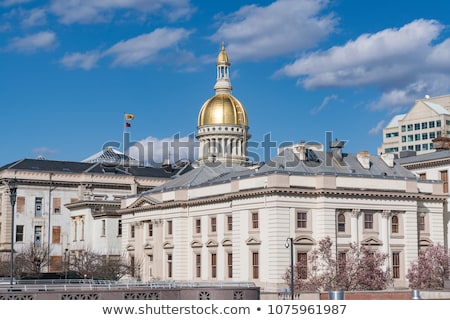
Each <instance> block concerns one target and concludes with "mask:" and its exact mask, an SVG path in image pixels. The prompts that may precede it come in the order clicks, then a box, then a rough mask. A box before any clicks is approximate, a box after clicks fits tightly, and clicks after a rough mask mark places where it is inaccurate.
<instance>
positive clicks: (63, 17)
mask: <svg viewBox="0 0 450 320" xmlns="http://www.w3.org/2000/svg"><path fill="white" fill-rule="evenodd" d="M119 10H125V11H127V13H129V12H134V13H136V14H159V15H163V16H166V17H167V18H168V19H169V20H171V21H175V20H178V19H180V18H184V19H187V18H189V17H190V16H191V14H192V13H193V11H194V8H193V7H192V6H191V5H190V3H189V0H109V1H105V0H52V1H51V4H50V11H51V12H53V13H54V14H55V15H57V16H58V17H59V19H60V21H61V22H62V23H64V24H72V23H98V22H103V23H105V22H110V21H111V20H112V19H113V18H114V17H116V16H117V15H118V14H119V12H118V11H119Z"/></svg>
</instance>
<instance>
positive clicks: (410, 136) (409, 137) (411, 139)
mask: <svg viewBox="0 0 450 320" xmlns="http://www.w3.org/2000/svg"><path fill="white" fill-rule="evenodd" d="M413 138H414V136H413V135H412V134H410V135H408V141H409V142H411V141H413V140H414V139H413Z"/></svg>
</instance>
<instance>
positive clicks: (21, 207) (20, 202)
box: [16, 197, 25, 213]
mask: <svg viewBox="0 0 450 320" xmlns="http://www.w3.org/2000/svg"><path fill="white" fill-rule="evenodd" d="M16 212H17V213H24V212H25V197H17V200H16Z"/></svg>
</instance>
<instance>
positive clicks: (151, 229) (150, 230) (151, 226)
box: [148, 222, 153, 238]
mask: <svg viewBox="0 0 450 320" xmlns="http://www.w3.org/2000/svg"><path fill="white" fill-rule="evenodd" d="M148 236H149V237H150V238H151V237H153V223H151V222H149V223H148Z"/></svg>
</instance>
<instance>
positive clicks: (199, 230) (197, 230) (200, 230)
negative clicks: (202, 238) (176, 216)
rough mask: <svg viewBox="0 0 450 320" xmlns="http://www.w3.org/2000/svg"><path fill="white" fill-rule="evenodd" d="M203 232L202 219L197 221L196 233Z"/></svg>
mask: <svg viewBox="0 0 450 320" xmlns="http://www.w3.org/2000/svg"><path fill="white" fill-rule="evenodd" d="M201 232H202V220H201V219H195V233H197V234H198V233H201Z"/></svg>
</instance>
